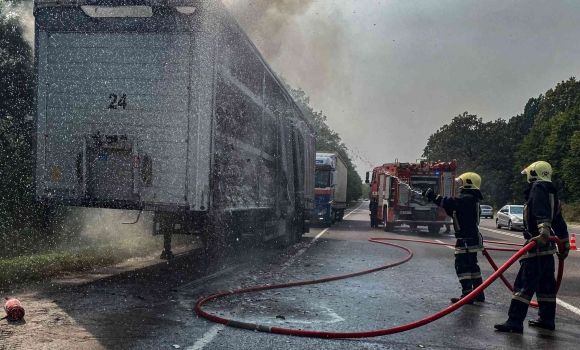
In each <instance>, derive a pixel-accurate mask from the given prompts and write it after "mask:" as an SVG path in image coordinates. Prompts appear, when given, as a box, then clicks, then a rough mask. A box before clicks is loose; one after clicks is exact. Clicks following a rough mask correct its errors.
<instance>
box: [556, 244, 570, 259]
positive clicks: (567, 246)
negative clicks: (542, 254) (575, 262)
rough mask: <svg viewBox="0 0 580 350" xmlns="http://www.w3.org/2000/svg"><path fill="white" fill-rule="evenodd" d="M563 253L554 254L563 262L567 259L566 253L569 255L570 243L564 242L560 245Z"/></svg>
mask: <svg viewBox="0 0 580 350" xmlns="http://www.w3.org/2000/svg"><path fill="white" fill-rule="evenodd" d="M562 248H563V251H562V253H556V255H557V256H558V259H560V260H564V259H566V258H567V257H568V253H570V242H568V241H566V242H563V243H562Z"/></svg>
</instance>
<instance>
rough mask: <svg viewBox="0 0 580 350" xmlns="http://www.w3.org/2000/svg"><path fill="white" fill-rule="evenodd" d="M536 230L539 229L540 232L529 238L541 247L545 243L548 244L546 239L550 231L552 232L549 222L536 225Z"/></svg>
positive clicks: (548, 237)
mask: <svg viewBox="0 0 580 350" xmlns="http://www.w3.org/2000/svg"><path fill="white" fill-rule="evenodd" d="M538 230H539V231H540V234H539V235H537V236H536V237H534V238H532V239H531V240H532V241H535V242H536V245H537V246H538V247H543V246H545V245H546V244H548V241H549V240H550V233H551V232H552V230H551V227H550V224H548V223H542V224H540V225H538Z"/></svg>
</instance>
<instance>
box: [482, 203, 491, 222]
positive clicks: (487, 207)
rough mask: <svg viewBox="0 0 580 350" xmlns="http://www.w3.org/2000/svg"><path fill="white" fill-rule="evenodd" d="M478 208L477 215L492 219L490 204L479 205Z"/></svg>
mask: <svg viewBox="0 0 580 350" xmlns="http://www.w3.org/2000/svg"><path fill="white" fill-rule="evenodd" d="M479 208H480V209H481V213H480V214H479V216H483V217H484V218H490V219H493V208H492V207H491V206H490V205H480V206H479Z"/></svg>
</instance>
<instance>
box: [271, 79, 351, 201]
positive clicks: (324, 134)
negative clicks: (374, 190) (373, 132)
mask: <svg viewBox="0 0 580 350" xmlns="http://www.w3.org/2000/svg"><path fill="white" fill-rule="evenodd" d="M282 81H284V83H285V84H286V88H287V89H288V90H289V91H290V94H291V95H292V98H293V99H294V101H295V102H296V104H297V105H298V107H299V108H300V110H301V111H302V113H303V114H304V116H305V117H306V119H308V120H309V121H310V123H311V124H312V126H313V127H314V130H315V132H316V150H317V151H327V152H338V154H339V155H340V157H341V158H342V160H343V161H344V163H345V165H346V167H347V169H348V177H347V190H346V200H347V202H350V201H353V200H357V199H359V198H360V197H361V195H362V187H361V184H362V179H361V177H360V175H359V174H358V172H357V171H356V166H355V165H354V164H353V162H352V158H351V157H350V155H349V152H348V148H347V147H346V145H345V144H344V143H343V142H342V140H341V139H340V136H339V135H338V133H336V132H335V131H334V130H332V129H330V128H329V127H328V125H327V124H326V122H327V117H326V116H325V115H324V114H323V113H322V112H321V111H320V112H317V111H315V110H314V109H313V108H312V107H311V106H310V98H309V97H308V96H307V95H306V93H305V92H304V90H302V89H301V88H298V89H293V88H292V87H290V86H289V85H288V84H287V83H286V82H285V80H284V78H282Z"/></svg>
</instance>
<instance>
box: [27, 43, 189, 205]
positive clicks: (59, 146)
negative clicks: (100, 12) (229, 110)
mask: <svg viewBox="0 0 580 350" xmlns="http://www.w3.org/2000/svg"><path fill="white" fill-rule="evenodd" d="M38 40H39V57H38V60H39V62H38V74H39V87H38V89H39V101H38V108H39V112H38V123H39V137H41V138H42V139H40V140H39V152H43V153H44V154H38V162H39V167H38V169H39V171H41V172H42V170H43V169H44V174H42V173H41V174H38V173H37V179H39V180H40V179H42V180H43V181H44V186H39V187H38V188H39V189H40V190H44V189H47V190H49V191H53V193H54V191H55V190H56V191H58V190H59V189H66V190H67V191H65V192H62V191H61V192H62V193H68V196H70V197H90V199H91V200H120V201H132V202H133V204H138V203H139V202H150V203H166V204H175V203H184V202H185V201H186V186H187V185H186V182H187V171H186V163H187V161H186V159H187V156H188V155H187V140H188V134H187V133H188V111H189V101H190V94H189V88H190V79H191V71H190V66H191V59H192V58H191V57H190V56H191V49H190V48H191V45H192V44H191V42H192V39H191V37H190V35H174V34H155V33H110V34H109V33H74V32H73V33H50V34H48V33H46V32H39V38H38ZM40 135H42V136H40ZM96 138H98V140H96ZM123 138H124V140H125V142H124V143H122V142H121V139H123ZM111 140H113V141H111ZM79 157H80V160H79ZM136 157H139V158H140V159H141V160H143V159H144V158H147V159H150V160H151V169H150V170H151V171H150V174H143V172H142V171H141V170H139V169H136V168H137V167H139V166H140V165H141V164H140V163H139V159H137V158H136ZM79 163H80V164H81V165H80V166H79ZM55 167H56V168H57V169H60V170H59V171H61V172H62V174H61V176H60V177H59V181H54V179H52V180H51V176H50V173H49V170H50V169H52V168H55ZM39 175H40V176H39ZM148 176H149V177H150V178H151V181H143V179H144V178H146V177H148ZM44 194H45V193H44ZM44 194H40V195H44Z"/></svg>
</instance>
